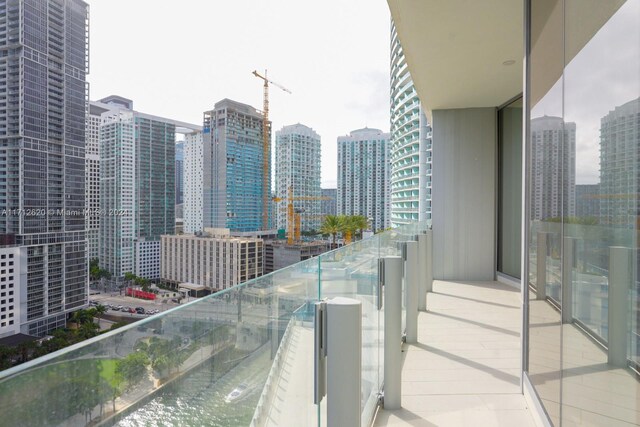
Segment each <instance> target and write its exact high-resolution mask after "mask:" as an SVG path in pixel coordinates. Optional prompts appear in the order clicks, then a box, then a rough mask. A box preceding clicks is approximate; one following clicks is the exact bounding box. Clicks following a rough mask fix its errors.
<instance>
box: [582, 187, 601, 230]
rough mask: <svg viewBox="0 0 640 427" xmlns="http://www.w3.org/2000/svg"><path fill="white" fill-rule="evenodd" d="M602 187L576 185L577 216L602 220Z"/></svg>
mask: <svg viewBox="0 0 640 427" xmlns="http://www.w3.org/2000/svg"><path fill="white" fill-rule="evenodd" d="M601 199H602V197H600V185H599V184H576V216H577V217H578V218H583V219H586V218H591V219H596V220H598V221H599V220H600V201H601Z"/></svg>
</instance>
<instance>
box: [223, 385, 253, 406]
mask: <svg viewBox="0 0 640 427" xmlns="http://www.w3.org/2000/svg"><path fill="white" fill-rule="evenodd" d="M247 388H248V387H247V385H246V384H245V383H242V384H240V385H238V387H236V388H234V389H233V391H232V392H231V393H229V394H227V397H226V398H225V399H224V401H225V402H227V403H231V402H235V401H237V400H239V399H240V398H242V397H244V395H245V393H246V391H247Z"/></svg>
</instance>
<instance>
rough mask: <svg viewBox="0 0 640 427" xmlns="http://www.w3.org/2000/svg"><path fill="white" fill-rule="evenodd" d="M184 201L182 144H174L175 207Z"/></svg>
mask: <svg viewBox="0 0 640 427" xmlns="http://www.w3.org/2000/svg"><path fill="white" fill-rule="evenodd" d="M183 201H184V142H182V141H181V142H178V143H177V144H176V205H180V204H182V203H183Z"/></svg>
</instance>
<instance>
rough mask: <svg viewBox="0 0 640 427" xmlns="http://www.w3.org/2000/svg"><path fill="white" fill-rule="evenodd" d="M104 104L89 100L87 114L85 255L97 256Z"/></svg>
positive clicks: (92, 257)
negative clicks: (101, 128)
mask: <svg viewBox="0 0 640 427" xmlns="http://www.w3.org/2000/svg"><path fill="white" fill-rule="evenodd" d="M106 111H108V108H106V106H105V105H103V104H100V103H97V102H90V103H89V114H88V115H87V130H86V141H87V146H86V151H85V166H84V167H85V191H84V193H85V209H86V211H85V220H86V227H87V257H88V258H89V260H92V259H95V258H98V256H99V250H98V241H99V234H100V125H101V123H102V113H104V112H106Z"/></svg>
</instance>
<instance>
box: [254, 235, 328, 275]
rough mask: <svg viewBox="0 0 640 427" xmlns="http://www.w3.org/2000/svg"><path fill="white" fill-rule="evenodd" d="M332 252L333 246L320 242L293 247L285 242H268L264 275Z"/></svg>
mask: <svg viewBox="0 0 640 427" xmlns="http://www.w3.org/2000/svg"><path fill="white" fill-rule="evenodd" d="M330 250H331V244H330V243H329V242H326V241H320V240H318V241H315V242H301V243H294V244H292V245H289V244H287V242H286V241H285V240H267V241H265V242H264V274H269V273H273V272H274V271H276V270H280V269H281V268H285V267H288V266H290V265H293V264H295V263H297V262H300V261H304V260H306V259H309V258H313V257H315V256H318V255H321V254H323V253H325V252H327V251H330Z"/></svg>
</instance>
